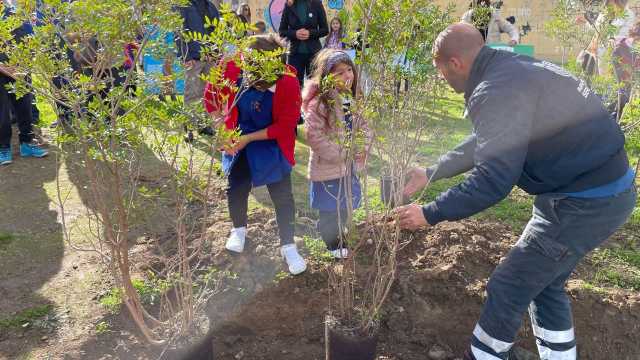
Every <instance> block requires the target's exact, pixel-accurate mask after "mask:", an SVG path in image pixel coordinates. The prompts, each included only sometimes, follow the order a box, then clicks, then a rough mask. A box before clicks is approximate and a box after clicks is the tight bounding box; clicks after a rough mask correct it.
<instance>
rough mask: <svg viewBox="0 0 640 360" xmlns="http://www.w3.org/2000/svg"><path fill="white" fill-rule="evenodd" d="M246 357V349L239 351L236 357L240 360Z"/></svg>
mask: <svg viewBox="0 0 640 360" xmlns="http://www.w3.org/2000/svg"><path fill="white" fill-rule="evenodd" d="M243 357H244V351H240V352H239V353H237V354H236V355H235V356H234V358H236V359H237V360H240V359H242V358H243Z"/></svg>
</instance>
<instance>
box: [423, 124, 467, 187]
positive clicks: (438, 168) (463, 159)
mask: <svg viewBox="0 0 640 360" xmlns="http://www.w3.org/2000/svg"><path fill="white" fill-rule="evenodd" d="M475 149H476V135H475V134H471V135H469V136H467V138H465V139H464V140H463V141H462V142H461V143H460V144H458V146H456V147H455V148H454V149H453V150H451V151H449V152H448V153H446V154H444V155H442V156H441V157H440V159H438V163H437V164H435V165H433V166H430V167H428V168H427V178H428V179H429V182H434V181H437V180H440V179H448V178H451V177H454V176H457V175H460V174H462V173H465V172H467V171H469V170H471V169H472V168H473V156H474V153H475Z"/></svg>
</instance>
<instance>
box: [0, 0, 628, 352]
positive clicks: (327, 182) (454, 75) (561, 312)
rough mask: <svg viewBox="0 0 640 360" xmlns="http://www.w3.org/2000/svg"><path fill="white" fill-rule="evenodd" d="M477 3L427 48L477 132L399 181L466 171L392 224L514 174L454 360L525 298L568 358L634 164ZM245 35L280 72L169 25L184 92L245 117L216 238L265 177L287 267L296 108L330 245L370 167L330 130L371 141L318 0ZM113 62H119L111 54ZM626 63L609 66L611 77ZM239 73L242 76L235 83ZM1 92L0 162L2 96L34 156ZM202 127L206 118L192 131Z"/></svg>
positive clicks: (191, 17) (492, 347) (566, 77)
mask: <svg viewBox="0 0 640 360" xmlns="http://www.w3.org/2000/svg"><path fill="white" fill-rule="evenodd" d="M483 3H486V4H488V5H490V2H486V1H485V2H483ZM476 10H477V9H476V8H474V9H470V11H469V12H467V13H466V14H465V15H464V16H463V19H462V20H463V21H462V22H460V23H457V24H454V25H451V26H449V27H448V28H447V29H445V30H444V31H443V32H442V33H440V35H439V36H438V38H437V39H436V41H435V44H434V47H433V58H434V62H433V65H434V67H435V68H436V69H437V71H438V72H439V73H440V75H441V76H442V77H443V78H444V79H445V80H446V81H447V82H448V83H449V85H450V86H451V87H452V88H453V90H454V91H456V92H458V93H463V94H464V99H465V105H466V109H467V114H468V117H469V119H470V120H471V122H472V124H473V133H472V134H471V135H470V136H469V137H468V138H467V139H465V141H464V142H463V143H462V144H460V146H458V147H457V148H456V149H455V150H453V151H451V152H449V153H447V154H445V155H444V156H443V157H441V158H440V160H439V162H438V164H436V165H435V166H432V167H429V168H415V169H413V170H411V172H410V174H409V182H408V184H407V185H406V188H405V189H404V193H405V195H407V196H411V195H413V194H415V193H416V192H417V191H419V190H421V189H423V188H424V187H425V186H426V185H427V184H429V183H431V182H434V181H437V180H439V179H443V178H450V177H453V176H456V175H458V174H461V173H464V172H469V176H468V177H467V178H466V179H465V180H464V181H463V182H462V183H461V184H459V185H457V186H454V187H452V188H451V189H449V190H448V191H446V192H444V193H443V194H441V195H440V196H438V197H437V198H436V199H435V200H434V201H432V202H430V203H428V204H426V205H424V206H420V205H418V204H411V205H407V206H402V207H398V208H397V209H395V214H396V216H397V218H398V221H399V224H400V226H401V227H402V228H404V229H409V230H414V229H417V228H423V227H429V226H434V225H436V224H438V223H440V222H442V221H455V220H459V219H463V218H466V217H469V216H471V215H474V214H476V213H478V212H480V211H482V210H484V209H486V208H488V207H490V206H492V205H494V204H496V203H497V202H499V201H500V200H502V199H503V198H504V197H506V196H507V195H508V194H509V192H510V191H511V190H512V188H513V187H514V186H519V187H521V188H522V189H523V190H525V191H526V192H528V193H530V194H532V195H536V200H535V204H534V212H533V216H532V218H531V220H530V222H529V224H528V225H527V227H526V228H525V230H524V232H523V234H522V236H521V238H520V240H519V241H518V243H517V244H516V245H515V246H514V248H513V249H512V250H511V251H510V252H509V254H507V256H506V258H505V260H504V261H503V262H502V263H501V264H500V265H499V266H498V268H497V269H496V271H495V272H494V273H493V274H492V276H491V278H490V280H489V283H488V286H487V302H486V304H485V307H484V310H483V312H482V315H481V318H480V320H479V322H478V324H477V326H476V328H475V329H474V331H473V336H472V340H471V345H470V347H469V350H468V351H467V353H466V354H465V359H468V360H500V359H506V358H508V357H509V354H508V353H509V351H510V349H511V348H512V346H513V343H514V340H515V336H516V333H517V332H518V329H519V328H520V326H521V321H522V315H523V313H524V312H525V311H526V310H527V309H529V311H530V315H531V319H532V324H533V330H534V331H533V332H534V335H535V336H536V338H537V339H538V347H539V350H540V354H541V357H542V358H543V359H548V360H553V359H570V360H571V359H575V358H576V353H577V352H576V341H575V336H574V329H573V322H572V318H571V309H570V303H569V300H568V298H567V296H566V293H565V291H564V284H565V283H566V281H567V279H568V277H569V275H570V274H571V272H572V270H573V269H574V268H575V266H576V265H577V264H578V263H579V262H580V261H581V260H582V259H583V258H584V256H585V255H586V254H587V253H589V252H590V251H591V250H593V249H594V248H595V247H597V246H598V245H600V244H601V243H602V242H603V241H605V240H606V239H607V238H608V237H609V236H610V235H611V234H612V233H613V232H614V231H615V230H616V229H617V228H619V227H620V226H621V225H622V224H623V223H624V222H625V221H626V219H627V218H628V217H629V215H630V213H631V211H632V210H633V208H634V205H635V201H636V191H635V185H634V179H635V174H634V171H633V169H631V168H630V166H629V161H628V159H627V154H626V152H625V149H624V135H623V134H622V132H621V129H620V127H619V125H618V124H617V123H616V121H614V119H612V118H611V116H610V113H609V112H607V109H606V108H605V106H604V105H603V103H602V100H601V99H600V97H599V96H598V95H597V94H595V93H594V92H593V91H591V90H590V89H589V88H588V86H587V85H586V84H585V81H584V80H582V79H579V78H577V77H575V76H573V75H571V74H570V73H568V72H567V71H565V70H564V69H562V68H560V67H558V66H556V65H554V64H552V63H549V62H546V61H540V60H536V59H534V58H531V57H526V56H520V55H517V54H514V53H509V52H505V51H500V50H495V49H491V48H489V47H487V46H485V45H486V44H487V43H488V42H490V41H493V40H492V39H495V37H496V36H499V34H500V32H507V33H508V34H509V36H510V42H511V43H512V44H516V43H518V41H519V38H518V34H517V31H515V30H514V29H513V28H512V27H510V26H509V25H507V23H505V22H504V21H503V20H502V19H500V18H499V16H498V15H497V14H496V12H494V11H493V10H490V12H489V13H488V14H489V15H490V18H489V22H486V21H484V22H482V21H481V22H480V23H479V22H478V21H479V20H478V19H475V20H474V17H475V15H474V11H476ZM180 14H181V15H182V18H183V20H184V29H183V30H185V31H195V32H201V33H208V32H211V31H212V29H211V28H207V27H206V26H205V23H206V20H205V19H206V18H210V19H215V18H218V17H219V13H218V10H217V8H216V7H215V6H214V5H213V4H212V3H211V2H209V1H208V0H190V1H189V3H188V6H185V7H182V8H180ZM237 16H238V17H239V19H241V21H242V22H244V23H251V21H252V13H251V9H250V8H249V6H248V5H246V4H242V5H240V6H239V7H238V10H237ZM255 28H258V26H257V24H256V26H255ZM23 33H25V34H26V33H28V26H27V25H26V24H25V25H24V28H23V27H21V28H20V29H19V30H16V32H15V34H14V35H15V37H16V39H19V38H20V36H24V35H22V34H23ZM246 35H247V36H251V45H250V48H251V49H252V50H253V51H258V52H270V51H274V50H282V49H288V56H287V57H286V58H282V61H283V63H284V62H286V64H283V66H284V67H285V69H286V71H283V72H282V73H279V74H277V75H278V77H277V79H275V80H273V81H269V82H268V81H257V82H255V81H253V82H246V81H245V79H246V78H253V77H252V76H251V75H252V74H250V73H244V71H243V70H242V69H241V68H240V67H239V64H236V63H234V62H233V61H231V60H229V59H222V61H220V62H217V61H215V62H214V60H213V59H210V58H207V56H206V55H204V53H205V52H203V51H202V48H201V45H200V44H199V43H198V41H195V40H191V41H185V40H184V39H182V38H181V37H177V38H176V44H177V49H178V56H179V57H180V58H181V59H182V60H183V62H184V63H183V65H184V67H185V94H184V102H185V104H192V105H193V104H195V105H197V104H198V103H199V102H202V103H203V105H204V108H205V110H206V111H207V112H208V113H210V114H211V116H212V117H214V118H219V117H220V116H223V117H224V124H225V125H224V126H226V128H227V129H238V130H239V131H240V136H239V138H238V139H237V140H236V141H235V142H233V143H230V144H226V145H225V147H224V151H223V152H222V154H221V161H222V168H223V171H224V173H225V175H226V176H227V179H228V186H227V190H226V194H227V198H228V208H229V214H230V217H231V221H232V224H233V228H232V229H231V231H230V235H229V237H228V238H227V240H226V244H225V246H226V249H227V250H229V251H230V252H234V253H241V252H243V251H244V248H245V243H246V240H247V211H248V199H249V194H250V191H251V189H252V188H253V187H257V186H266V187H267V189H268V191H269V195H270V197H271V200H272V202H273V204H274V208H275V212H276V220H277V226H278V231H279V238H280V250H281V254H282V256H283V258H284V260H285V262H286V264H287V266H288V269H289V271H290V272H291V273H292V274H294V275H297V274H300V273H302V272H304V271H305V270H306V268H307V264H306V261H305V259H304V258H303V257H302V256H301V254H300V252H299V251H298V249H297V247H296V244H295V242H294V231H295V215H296V212H295V204H294V196H293V188H292V179H291V172H292V169H293V167H294V166H295V156H294V153H295V144H296V136H297V135H296V128H297V126H298V125H299V123H300V120H301V119H304V127H305V130H306V131H305V136H306V139H307V143H308V145H309V147H310V148H311V154H310V157H309V163H308V168H309V199H310V203H311V207H312V208H314V209H316V210H317V211H318V213H319V220H318V225H317V226H318V231H319V233H320V235H321V237H322V239H323V240H324V242H325V244H326V246H327V249H328V250H329V251H330V253H331V254H332V256H333V257H334V258H336V259H344V258H346V257H348V256H349V255H350V254H349V248H348V246H347V245H346V244H345V241H344V239H343V238H342V236H341V235H342V234H343V233H344V229H343V228H342V227H343V226H344V224H345V223H346V220H347V219H346V218H345V216H346V214H347V211H346V209H347V208H358V207H359V206H360V203H361V200H362V196H363V194H362V191H361V187H360V179H359V178H358V173H359V171H361V170H362V169H364V168H365V166H366V162H367V158H368V152H369V151H370V148H369V147H365V148H363V149H359V150H358V152H356V153H355V154H354V156H353V158H354V161H349V160H348V159H347V158H346V157H345V154H346V153H348V151H346V149H345V147H344V146H343V145H341V144H340V143H338V142H336V141H335V139H336V138H350V137H353V136H356V135H355V129H358V130H359V131H362V133H363V135H364V136H365V138H366V139H367V141H365V143H366V144H371V143H372V142H373V141H372V139H373V134H372V132H371V131H370V129H369V125H368V124H367V119H364V118H361V117H358V116H356V115H354V114H353V113H352V111H351V108H352V106H353V104H352V102H353V101H357V99H358V96H359V94H360V92H359V85H358V78H359V76H358V67H357V66H356V65H355V64H354V61H353V59H352V58H351V56H350V55H349V54H348V53H347V52H346V51H345V47H346V46H347V45H346V42H345V30H344V28H343V25H342V22H341V21H340V19H338V18H334V19H332V20H331V21H330V22H329V23H328V22H327V17H326V13H325V10H324V7H323V5H322V2H321V1H320V0H287V3H286V6H285V9H284V11H283V14H282V21H281V23H280V25H279V28H278V33H277V34H276V33H268V34H265V33H264V31H263V30H261V29H258V30H257V31H256V34H249V33H247V34H246ZM639 36H640V26H638V23H636V24H635V26H631V27H629V29H628V31H627V32H626V33H625V34H624V36H623V37H622V38H620V39H615V40H616V41H617V43H618V44H619V46H618V47H617V48H616V49H617V50H616V51H618V53H619V54H620V57H621V58H622V59H624V62H625V63H627V64H631V65H633V66H636V64H637V62H638V60H637V58H635V57H634V56H633V54H630V53H631V51H630V46H631V44H632V42H633V41H636V40H637V39H638V37H639ZM323 38H324V43H322V42H321V40H322V39H323ZM595 55H596V56H597V54H595ZM0 56H2V55H0ZM70 56H71V59H72V60H73V59H75V60H74V61H80V60H81V57H78V58H76V57H74V54H70ZM3 59H6V55H5V56H4V57H2V58H0V61H2V60H3ZM122 66H127V64H126V63H125V64H124V65H118V66H117V67H116V68H114V69H116V70H117V69H118V68H119V67H122ZM212 66H220V67H222V69H224V72H223V76H224V78H225V80H226V81H227V82H226V83H227V84H235V85H237V86H235V87H230V86H226V87H222V88H220V87H218V86H216V85H215V84H211V83H206V81H204V80H203V76H202V75H203V74H207V73H208V72H209V69H210V68H211V67H212ZM81 69H82V68H81V67H79V68H78V71H82V70H81ZM10 70H11V69H10V68H5V67H3V68H2V75H0V76H1V77H0V83H1V84H2V85H4V84H6V83H9V82H11V81H14V80H13V79H12V74H11V72H10ZM114 72H117V71H115V70H114ZM629 76H630V75H629V74H628V73H625V72H620V74H619V77H620V78H621V79H628V78H629ZM328 77H331V78H332V79H335V80H336V86H335V89H333V90H330V91H328V92H321V91H320V88H321V86H320V85H321V84H322V83H324V80H325V79H327V78H328ZM59 81H61V82H64V79H59ZM237 88H243V89H244V90H243V91H242V93H236V91H237V90H234V89H237ZM105 91H108V89H106V90H105ZM236 96H237V97H238V98H237V99H236ZM0 101H1V102H2V103H1V105H2V109H3V110H2V114H0V115H1V116H2V118H0V121H1V126H0V132H1V133H0V164H2V163H3V162H2V159H4V163H5V164H6V163H8V162H10V161H11V158H10V156H11V149H10V148H9V150H8V152H9V159H8V162H7V155H6V152H7V150H6V148H7V146H9V145H10V144H9V143H10V137H11V124H10V121H9V120H8V117H9V116H8V111H7V110H5V109H8V108H10V107H11V108H13V111H14V112H15V114H16V117H17V118H18V124H19V128H20V143H21V148H20V152H21V154H22V156H33V157H41V156H45V155H46V151H45V150H42V149H41V148H40V147H38V146H37V145H34V144H32V126H33V115H32V114H33V111H32V108H33V99H32V97H31V96H29V95H27V96H24V97H21V98H16V96H15V95H14V94H12V93H10V92H8V90H6V89H5V87H4V86H2V88H0ZM63 110H64V109H63ZM60 113H64V111H61V112H60ZM213 131H214V129H211V128H208V129H207V128H205V129H201V132H202V133H203V134H211V133H213ZM23 146H24V149H23ZM2 154H5V155H2ZM2 156H4V157H2ZM345 184H350V186H349V187H350V188H351V191H350V192H346V191H345V190H344V189H345V188H346V186H345Z"/></svg>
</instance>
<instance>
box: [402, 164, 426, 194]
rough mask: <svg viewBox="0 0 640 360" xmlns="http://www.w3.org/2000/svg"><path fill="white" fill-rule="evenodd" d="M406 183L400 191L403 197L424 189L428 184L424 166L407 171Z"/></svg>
mask: <svg viewBox="0 0 640 360" xmlns="http://www.w3.org/2000/svg"><path fill="white" fill-rule="evenodd" d="M407 179H408V181H407V184H406V185H405V187H404V191H403V192H402V193H403V195H404V196H405V197H411V196H413V195H414V194H415V193H417V192H418V191H420V190H422V189H424V188H425V187H426V186H427V185H428V184H429V179H428V178H427V170H426V169H424V168H419V167H416V168H413V169H411V170H409V172H408V173H407Z"/></svg>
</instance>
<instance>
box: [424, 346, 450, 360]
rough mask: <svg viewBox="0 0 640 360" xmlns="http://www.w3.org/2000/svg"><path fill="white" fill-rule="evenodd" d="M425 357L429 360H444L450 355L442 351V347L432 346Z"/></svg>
mask: <svg viewBox="0 0 640 360" xmlns="http://www.w3.org/2000/svg"><path fill="white" fill-rule="evenodd" d="M427 355H428V356H429V359H431V360H445V359H447V358H449V357H450V356H451V355H452V354H451V352H449V351H447V350H446V349H444V348H443V347H442V346H440V345H434V346H432V347H431V349H430V350H429V353H428V354H427Z"/></svg>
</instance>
